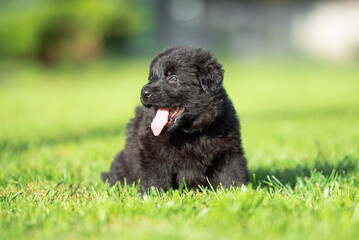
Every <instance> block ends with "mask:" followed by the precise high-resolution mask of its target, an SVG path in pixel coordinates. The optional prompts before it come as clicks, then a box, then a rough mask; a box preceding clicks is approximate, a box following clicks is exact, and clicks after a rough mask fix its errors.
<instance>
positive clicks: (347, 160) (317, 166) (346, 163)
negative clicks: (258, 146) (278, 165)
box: [251, 154, 359, 188]
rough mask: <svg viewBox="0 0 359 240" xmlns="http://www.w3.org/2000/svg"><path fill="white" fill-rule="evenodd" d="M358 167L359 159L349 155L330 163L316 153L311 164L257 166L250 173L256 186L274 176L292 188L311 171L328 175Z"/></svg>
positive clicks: (343, 173) (350, 171)
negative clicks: (280, 167)
mask: <svg viewBox="0 0 359 240" xmlns="http://www.w3.org/2000/svg"><path fill="white" fill-rule="evenodd" d="M358 169H359V159H357V158H353V157H352V156H350V155H347V156H345V157H344V158H343V159H341V160H340V161H338V162H335V163H332V162H330V161H328V160H327V159H326V158H324V157H323V156H321V155H320V154H318V157H317V158H316V159H315V161H314V164H313V165H311V166H306V165H300V164H298V165H295V166H293V167H290V168H283V169H274V170H273V169H270V168H268V167H258V168H253V169H251V173H252V174H253V175H255V185H257V186H260V185H261V186H264V185H265V184H263V183H264V182H266V181H268V177H272V176H274V177H275V178H276V179H278V180H279V181H280V182H281V183H282V184H283V185H288V186H290V187H292V188H294V187H295V185H296V184H297V181H298V178H303V177H308V178H310V176H311V175H312V173H313V171H316V172H319V173H321V174H322V175H324V176H325V177H329V176H330V175H331V174H333V171H335V173H337V174H339V175H347V174H350V173H354V172H356V171H358ZM252 180H253V176H252Z"/></svg>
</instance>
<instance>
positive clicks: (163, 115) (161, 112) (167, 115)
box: [151, 107, 184, 136]
mask: <svg viewBox="0 0 359 240" xmlns="http://www.w3.org/2000/svg"><path fill="white" fill-rule="evenodd" d="M183 112H184V107H172V108H158V110H157V113H156V116H155V118H154V119H153V120H152V123H151V129H152V132H153V135H155V136H158V135H160V133H161V132H162V129H163V128H164V127H165V126H167V125H171V124H174V123H176V122H177V120H178V119H179V118H180V117H181V116H182V114H183Z"/></svg>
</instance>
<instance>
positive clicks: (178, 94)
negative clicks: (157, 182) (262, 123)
mask: <svg viewBox="0 0 359 240" xmlns="http://www.w3.org/2000/svg"><path fill="white" fill-rule="evenodd" d="M148 80H149V82H148V84H146V85H145V86H144V87H143V88H142V91H141V102H142V104H143V105H144V106H145V107H149V108H152V109H153V112H154V118H153V121H152V124H151V128H152V131H153V134H154V135H155V136H158V135H160V134H161V132H164V131H174V130H176V129H181V128H182V129H183V128H186V129H194V130H196V129H202V128H205V127H206V126H208V125H209V124H210V123H211V122H212V121H213V120H214V118H215V117H216V116H217V115H218V114H219V113H220V111H221V106H220V105H221V102H220V98H219V97H218V95H219V92H220V90H221V89H222V82H223V69H222V66H221V65H220V64H219V63H218V62H217V61H216V59H215V58H214V57H213V56H212V55H211V54H210V52H209V51H207V50H204V49H201V48H192V47H187V46H180V47H174V48H168V49H165V50H163V51H162V52H161V53H160V54H158V55H157V56H156V57H155V58H154V59H153V60H152V62H151V65H150V74H149V78H148Z"/></svg>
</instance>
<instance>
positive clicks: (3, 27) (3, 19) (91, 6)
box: [0, 0, 148, 63]
mask: <svg viewBox="0 0 359 240" xmlns="http://www.w3.org/2000/svg"><path fill="white" fill-rule="evenodd" d="M146 28H148V21H147V20H146V9H145V8H144V6H143V5H141V4H140V3H139V2H138V1H135V0H10V1H9V0H0V55H2V56H5V57H30V58H37V59H40V60H42V61H44V62H46V63H53V62H56V61H59V60H69V59H70V60H73V59H78V60H86V59H92V58H96V57H98V56H100V55H101V54H102V52H103V49H104V47H105V45H106V42H107V41H112V42H113V41H114V40H115V41H118V42H119V43H121V41H123V40H125V39H127V38H128V37H130V36H132V35H134V34H138V33H140V32H142V31H144V30H146Z"/></svg>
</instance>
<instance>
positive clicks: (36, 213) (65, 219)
mask: <svg viewBox="0 0 359 240" xmlns="http://www.w3.org/2000/svg"><path fill="white" fill-rule="evenodd" d="M148 63H149V59H143V60H142V61H134V60H127V61H125V60H119V61H114V60H111V61H110V60H109V61H103V62H97V63H93V64H90V65H89V66H77V67H73V66H67V65H63V66H58V67H54V68H52V69H46V68H44V67H41V66H38V65H36V64H26V63H19V64H14V63H7V64H5V63H2V64H1V65H0V206H1V207H0V218H1V219H0V236H1V237H0V238H1V239H45V238H46V239H69V238H74V239H121V238H122V239H133V238H141V239H240V238H248V239H358V236H359V67H358V64H353V65H350V66H342V65H341V66H336V65H330V64H320V63H316V62H310V61H298V60H297V61H294V60H290V61H284V60H278V61H265V60H263V61H260V62H254V61H253V62H250V61H248V62H244V61H243V62H237V61H224V62H223V64H224V68H225V70H226V72H225V80H224V85H225V87H226V88H227V91H228V93H229V96H230V97H231V99H232V101H233V103H234V105H235V107H236V109H237V112H238V115H239V117H240V121H241V125H242V136H243V142H244V148H245V151H246V156H247V158H248V164H249V169H250V173H251V176H252V184H251V185H249V186H247V187H242V188H232V189H227V190H225V189H202V190H200V191H186V189H183V190H182V191H178V190H176V191H168V192H163V191H158V190H155V189H153V191H152V192H151V194H150V195H140V194H139V193H138V192H137V191H136V187H135V186H125V187H120V188H119V189H117V188H109V187H108V186H107V185H104V184H103V183H102V182H101V180H100V172H101V171H103V170H108V169H109V166H110V164H111V161H112V158H113V156H114V155H115V154H116V153H117V152H118V151H119V150H121V149H122V148H123V146H124V140H125V125H126V123H127V122H128V120H129V119H130V118H131V117H133V115H134V107H135V106H136V105H138V104H139V103H140V102H139V91H140V88H141V86H142V85H144V84H145V82H146V78H147V70H148Z"/></svg>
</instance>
